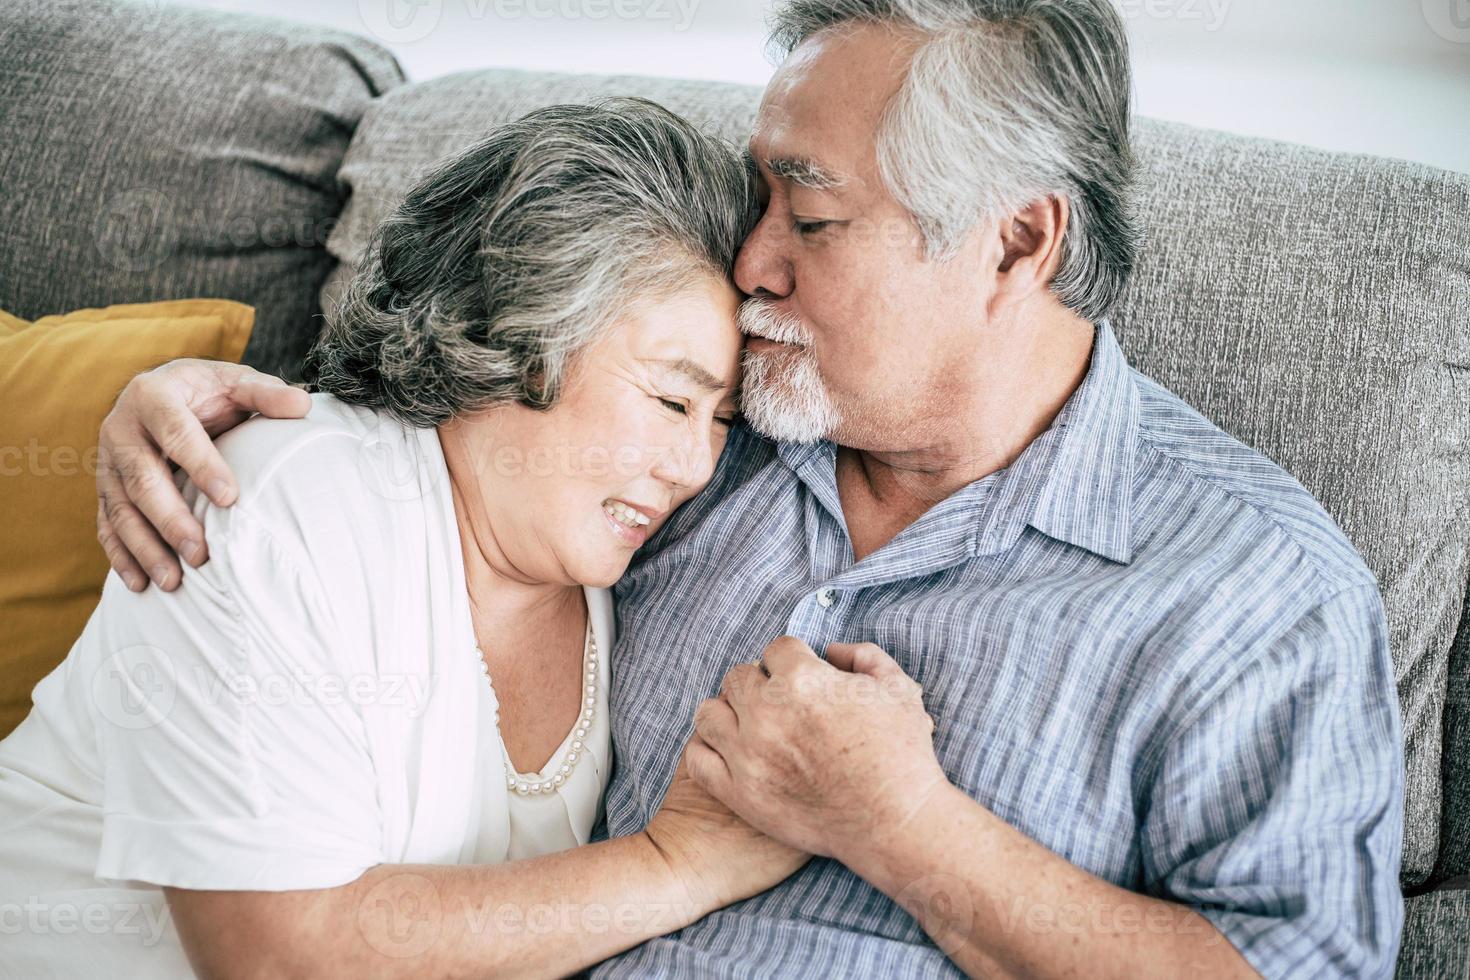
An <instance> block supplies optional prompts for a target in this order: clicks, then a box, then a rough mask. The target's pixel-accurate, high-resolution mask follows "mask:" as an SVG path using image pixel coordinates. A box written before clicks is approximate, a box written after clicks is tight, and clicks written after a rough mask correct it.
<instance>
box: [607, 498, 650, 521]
mask: <svg viewBox="0 0 1470 980" xmlns="http://www.w3.org/2000/svg"><path fill="white" fill-rule="evenodd" d="M602 509H603V510H604V511H606V512H607V515H608V516H609V517H611V518H612V519H613V520H615V521H617V522H618V523H619V524H626V525H627V526H628V527H646V526H647V525H648V517H647V516H645V515H644V514H640V513H639V512H638V511H636V510H634V509H633V508H631V507H629V506H628V505H627V504H625V503H622V502H620V501H617V500H605V501H603V502H602Z"/></svg>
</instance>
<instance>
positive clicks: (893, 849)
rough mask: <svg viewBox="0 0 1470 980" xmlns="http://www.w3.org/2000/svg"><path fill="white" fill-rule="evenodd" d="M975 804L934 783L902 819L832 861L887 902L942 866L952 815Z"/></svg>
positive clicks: (852, 843) (844, 847)
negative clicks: (875, 889)
mask: <svg viewBox="0 0 1470 980" xmlns="http://www.w3.org/2000/svg"><path fill="white" fill-rule="evenodd" d="M976 805H977V804H976V803H975V801H974V800H972V799H970V798H969V797H968V796H966V795H965V793H964V791H963V790H961V789H960V788H959V787H957V786H955V785H954V784H952V783H950V782H948V781H947V780H938V781H936V782H935V783H934V784H933V785H932V786H931V787H930V788H929V789H928V790H927V792H926V793H925V794H924V797H923V798H922V799H921V800H919V801H917V802H916V803H915V805H914V806H913V808H912V810H911V811H910V815H909V817H908V818H907V819H905V820H903V821H902V822H901V823H898V824H895V825H892V826H888V827H883V828H880V829H879V830H878V831H877V832H876V833H874V834H872V835H870V836H869V837H868V838H867V839H865V840H848V841H845V842H842V843H841V845H840V846H838V847H837V848H836V849H835V850H834V852H833V854H832V857H833V858H834V859H835V860H837V861H840V862H841V863H842V864H843V865H845V866H846V867H847V868H848V870H850V871H852V872H853V873H854V874H856V875H857V876H858V877H860V878H862V879H863V880H864V881H866V882H868V883H869V884H870V885H872V886H873V887H874V888H877V889H878V890H879V891H881V892H883V893H884V894H886V895H888V896H890V897H892V896H894V895H896V894H898V893H899V892H901V891H903V890H904V889H905V888H907V887H909V885H910V884H912V882H913V881H914V880H915V879H917V878H919V877H922V876H924V875H927V874H933V873H935V872H936V871H938V870H940V869H942V868H943V867H944V866H945V857H944V854H943V848H944V847H945V843H944V841H945V834H944V833H943V830H944V828H946V827H950V826H952V825H953V823H954V815H955V814H956V813H957V812H963V810H964V809H968V808H973V807H974V806H976Z"/></svg>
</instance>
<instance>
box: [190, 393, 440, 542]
mask: <svg viewBox="0 0 1470 980" xmlns="http://www.w3.org/2000/svg"><path fill="white" fill-rule="evenodd" d="M311 400H312V407H311V411H310V412H309V413H308V414H307V416H306V417H305V418H300V419H269V418H265V417H263V416H256V417H255V418H252V419H250V420H248V421H246V422H244V423H242V424H240V425H238V426H236V427H235V428H234V429H231V430H230V431H229V432H227V433H225V434H224V435H222V436H220V438H219V439H218V440H217V441H216V443H215V445H216V446H217V448H218V449H219V451H220V454H221V455H222V456H223V457H224V460H225V463H226V464H227V465H228V466H229V467H230V469H231V470H232V471H233V472H234V474H235V480H236V483H237V485H238V486H239V488H240V492H239V496H238V497H237V499H236V501H235V503H234V504H232V505H231V506H230V507H228V508H217V507H215V506H214V505H213V504H210V503H209V501H208V498H206V497H204V495H203V494H201V493H199V491H198V489H197V488H195V487H194V486H193V485H192V483H187V482H186V483H185V484H184V486H183V490H184V497H185V500H186V501H188V502H189V503H190V505H191V506H192V507H193V509H194V510H195V513H196V515H198V516H200V518H201V520H203V522H204V524H205V531H206V535H207V536H210V537H213V536H215V535H220V536H228V535H229V534H231V533H232V532H233V531H234V529H236V528H237V527H238V528H244V527H247V526H248V527H249V528H250V529H251V530H252V531H257V532H258V531H261V530H264V531H267V532H269V533H271V534H272V536H273V537H275V538H277V539H278V540H279V543H281V544H283V545H285V546H287V547H288V548H291V549H292V550H296V549H304V550H305V551H306V552H312V553H316V554H317V555H318V557H321V556H323V555H325V554H326V553H331V552H337V551H340V550H342V549H344V548H346V549H348V550H350V551H352V552H353V556H352V558H353V560H364V559H367V558H369V557H370V555H369V552H371V551H372V550H373V549H380V548H384V547H392V546H395V542H396V541H397V540H399V539H414V538H417V539H418V540H419V541H422V540H423V538H424V535H425V534H427V533H429V532H430V531H431V530H443V528H442V527H440V525H443V524H444V523H445V520H446V515H444V514H442V513H441V512H442V511H443V510H444V509H445V508H446V507H448V508H450V509H451V510H452V506H453V505H452V503H449V502H447V501H448V499H449V498H448V494H447V492H446V487H447V479H448V470H447V469H446V467H445V463H444V457H443V452H442V451H441V449H440V447H439V438H438V433H437V432H436V431H435V430H433V429H419V428H414V427H412V426H408V425H404V424H403V423H402V422H399V421H398V420H396V419H394V418H393V417H392V416H391V415H388V414H387V413H384V412H380V411H376V410H374V409H370V408H364V407H362V406H358V405H350V404H348V403H346V402H343V401H341V400H340V399H338V398H336V397H334V396H332V395H325V394H314V395H312V398H311ZM449 517H451V518H452V514H451V515H449Z"/></svg>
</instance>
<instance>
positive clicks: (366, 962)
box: [165, 765, 808, 980]
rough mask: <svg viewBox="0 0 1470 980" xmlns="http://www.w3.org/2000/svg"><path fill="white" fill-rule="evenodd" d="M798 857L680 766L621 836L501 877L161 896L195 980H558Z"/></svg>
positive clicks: (702, 910) (402, 871)
mask: <svg viewBox="0 0 1470 980" xmlns="http://www.w3.org/2000/svg"><path fill="white" fill-rule="evenodd" d="M807 857H808V856H807V855H805V854H801V853H799V852H797V851H793V850H791V849H790V848H787V847H785V846H784V845H781V844H778V843H776V842H775V841H773V840H771V839H770V838H767V837H765V836H763V835H761V834H759V833H757V832H756V831H754V830H752V829H751V828H750V827H749V826H748V825H747V824H745V823H744V822H743V821H741V820H740V819H739V818H738V817H736V816H735V815H734V814H732V813H731V812H730V811H729V810H728V809H726V808H725V807H724V806H723V805H722V804H720V803H718V802H717V801H715V800H714V799H713V798H712V797H710V796H709V795H708V794H706V793H705V792H704V791H703V790H701V789H700V788H699V787H698V785H697V784H696V783H694V781H693V780H691V779H689V778H687V774H686V771H685V767H684V766H683V765H680V767H679V772H678V774H677V775H676V776H675V779H674V783H673V785H672V786H671V787H670V790H669V793H668V795H667V796H666V797H665V800H664V804H663V807H662V809H660V811H659V813H658V814H657V815H656V816H655V817H654V819H653V821H652V822H651V823H650V824H649V826H648V827H647V829H645V830H643V831H641V832H640V833H637V834H632V835H630V836H628V837H619V838H616V839H614V840H609V841H604V842H601V843H597V844H589V845H587V846H585V847H578V848H573V849H571V850H566V851H561V852H559V853H556V854H550V855H546V856H544V857H539V858H532V859H528V860H523V861H512V862H508V863H505V864H498V865H470V866H444V865H413V864H397V865H387V864H384V865H378V866H377V867H374V868H370V869H369V870H368V871H367V872H366V873H364V874H363V875H362V877H360V878H358V879H357V880H356V881H354V882H351V883H350V884H347V885H342V886H340V887H337V888H325V889H313V890H302V891H285V892H249V891H191V890H186V889H179V888H167V889H165V893H166V894H167V896H168V902H169V908H170V910H171V912H172V914H173V917H174V921H175V924H176V926H177V928H178V931H179V935H180V937H181V939H182V940H183V944H184V949H185V951H186V952H187V953H188V956H189V961H190V963H191V964H192V965H193V967H194V970H195V972H197V973H198V974H199V975H200V976H201V977H203V978H205V980H219V978H230V980H234V978H247V977H271V978H277V977H296V976H300V977H312V978H317V977H327V978H330V977H350V978H358V977H383V978H393V977H414V978H425V977H484V976H496V977H499V976H518V977H520V976H527V977H541V976H565V975H567V974H568V973H572V972H575V971H577V970H580V969H583V968H585V967H588V966H591V965H592V964H594V963H598V962H601V961H602V960H604V959H607V958H608V957H609V956H613V955H615V954H617V953H620V952H622V951H623V950H626V949H629V948H630V947H633V946H636V945H637V944H639V943H641V942H643V941H644V940H646V939H651V938H653V937H654V936H659V935H663V934H664V933H668V932H672V931H674V930H676V929H681V928H683V927H684V926H687V925H689V924H690V923H692V922H694V921H696V920H698V919H699V918H701V917H703V916H704V915H707V914H708V913H710V912H712V911H714V910H715V909H717V908H721V907H723V906H725V905H728V904H730V903H731V902H734V901H738V900H740V899H742V898H748V897H749V896H751V895H754V894H757V893H758V892H761V891H764V890H765V889H767V888H770V887H772V886H773V885H775V884H777V883H778V882H780V881H781V880H782V879H784V878H786V877H787V876H788V875H790V874H791V873H792V872H793V871H795V870H796V869H797V868H799V867H800V866H801V865H802V864H804V863H805V862H806V860H807Z"/></svg>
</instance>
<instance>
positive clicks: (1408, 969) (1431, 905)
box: [1394, 883, 1470, 980]
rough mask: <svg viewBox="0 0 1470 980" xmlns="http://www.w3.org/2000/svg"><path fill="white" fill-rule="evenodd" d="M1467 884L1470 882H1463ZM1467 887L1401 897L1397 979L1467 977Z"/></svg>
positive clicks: (1469, 949)
mask: <svg viewBox="0 0 1470 980" xmlns="http://www.w3.org/2000/svg"><path fill="white" fill-rule="evenodd" d="M1467 884H1470V883H1467ZM1467 937H1470V891H1467V890H1465V889H1463V888H1462V889H1455V890H1451V891H1433V892H1429V893H1428V894H1425V895H1419V896H1416V897H1414V898H1408V899H1405V900H1404V934H1403V939H1402V941H1401V942H1400V943H1399V962H1398V969H1397V971H1396V972H1395V973H1394V976H1395V977H1397V978H1398V980H1455V978H1460V980H1463V978H1465V977H1470V942H1467Z"/></svg>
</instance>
